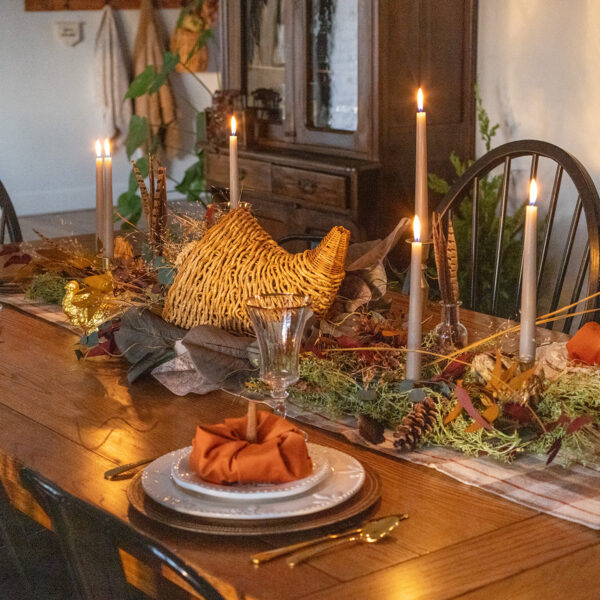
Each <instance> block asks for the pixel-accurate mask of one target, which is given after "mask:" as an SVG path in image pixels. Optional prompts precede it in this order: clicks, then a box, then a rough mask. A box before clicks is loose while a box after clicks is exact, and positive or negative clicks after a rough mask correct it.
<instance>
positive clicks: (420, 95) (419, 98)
mask: <svg viewBox="0 0 600 600" xmlns="http://www.w3.org/2000/svg"><path fill="white" fill-rule="evenodd" d="M417 109H418V111H419V112H423V90H422V89H421V88H419V91H418V92H417Z"/></svg>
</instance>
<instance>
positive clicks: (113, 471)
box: [104, 457, 155, 479]
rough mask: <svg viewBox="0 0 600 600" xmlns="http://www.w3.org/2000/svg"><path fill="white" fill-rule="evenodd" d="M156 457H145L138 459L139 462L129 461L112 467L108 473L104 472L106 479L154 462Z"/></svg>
mask: <svg viewBox="0 0 600 600" xmlns="http://www.w3.org/2000/svg"><path fill="white" fill-rule="evenodd" d="M154 458H155V457H154ZM154 458H144V459H143V460H138V461H137V462H132V463H127V464H126V465H120V466H118V467H113V468H112V469H109V470H108V471H106V473H104V479H114V478H115V477H117V476H119V475H121V474H123V473H126V472H127V471H131V470H132V469H135V468H136V467H141V466H142V465H146V464H148V463H150V462H152V461H153V460H154Z"/></svg>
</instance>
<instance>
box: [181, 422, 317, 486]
mask: <svg viewBox="0 0 600 600" xmlns="http://www.w3.org/2000/svg"><path fill="white" fill-rule="evenodd" d="M256 421H257V424H256V443H254V444H251V443H249V442H247V441H246V423H247V417H242V418H239V419H225V423H224V424H223V423H219V424H218V425H201V426H198V427H197V428H196V437H195V438H194V439H193V440H192V444H193V446H194V448H193V450H192V453H191V454H190V467H191V468H192V469H193V470H194V471H195V472H196V473H197V474H198V475H199V476H200V477H201V478H202V479H204V480H205V481H210V482H211V483H285V482H288V481H294V480H295V479H300V478H302V477H306V476H308V475H310V474H311V473H312V461H311V459H310V457H309V455H308V449H307V447H306V441H305V439H304V433H302V432H301V431H300V430H299V429H298V428H297V427H294V425H292V424H291V423H289V422H288V421H286V420H285V419H282V418H281V417H278V416H277V415H274V414H271V413H268V412H258V414H257V419H256Z"/></svg>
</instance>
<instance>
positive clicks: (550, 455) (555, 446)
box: [546, 438, 562, 465]
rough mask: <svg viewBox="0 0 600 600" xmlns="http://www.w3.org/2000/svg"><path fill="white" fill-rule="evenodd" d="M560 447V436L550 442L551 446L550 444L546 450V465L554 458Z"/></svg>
mask: <svg viewBox="0 0 600 600" xmlns="http://www.w3.org/2000/svg"><path fill="white" fill-rule="evenodd" d="M561 447H562V438H558V439H557V440H555V441H554V444H552V446H550V449H549V450H548V460H547V461H546V465H549V464H550V463H551V462H552V461H553V460H554V459H555V458H556V455H557V454H558V452H559V450H560V449H561Z"/></svg>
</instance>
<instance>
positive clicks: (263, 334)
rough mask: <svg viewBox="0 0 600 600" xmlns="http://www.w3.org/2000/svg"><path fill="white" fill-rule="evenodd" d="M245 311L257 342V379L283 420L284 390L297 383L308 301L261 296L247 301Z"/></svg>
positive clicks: (280, 296) (292, 296)
mask: <svg viewBox="0 0 600 600" xmlns="http://www.w3.org/2000/svg"><path fill="white" fill-rule="evenodd" d="M246 308H247V311H248V316H249V317H250V320H251V321H252V326H253V327H254V332H255V333H256V339H257V340H258V349H259V352H260V378H261V380H262V381H264V382H265V383H266V384H267V385H269V386H270V387H271V397H272V398H273V399H274V400H275V406H274V411H275V413H276V414H278V415H281V416H285V399H286V398H287V396H288V392H287V388H288V386H290V385H292V383H295V382H296V381H298V379H299V375H298V357H299V354H300V345H301V343H302V333H303V332H304V326H305V325H306V322H307V321H308V319H309V318H310V316H311V315H312V311H311V309H310V298H309V297H308V296H301V295H297V294H261V295H258V296H254V297H253V298H251V299H250V300H248V302H247V305H246Z"/></svg>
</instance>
